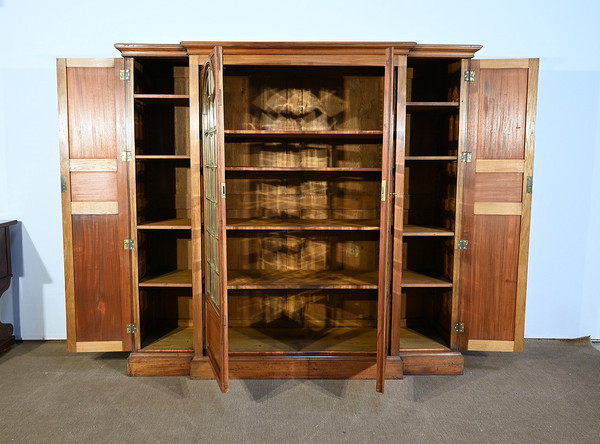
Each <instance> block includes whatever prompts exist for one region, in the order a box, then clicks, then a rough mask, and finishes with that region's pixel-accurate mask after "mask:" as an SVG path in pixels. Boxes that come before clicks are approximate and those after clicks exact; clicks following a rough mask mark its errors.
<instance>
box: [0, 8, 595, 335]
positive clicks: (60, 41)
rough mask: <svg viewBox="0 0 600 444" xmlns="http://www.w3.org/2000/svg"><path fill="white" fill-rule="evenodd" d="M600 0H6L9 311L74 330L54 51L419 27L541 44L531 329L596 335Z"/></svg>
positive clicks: (375, 33)
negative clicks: (68, 322) (67, 284)
mask: <svg viewBox="0 0 600 444" xmlns="http://www.w3.org/2000/svg"><path fill="white" fill-rule="evenodd" d="M599 18H600V2H598V1H596V0H589V1H583V0H571V1H570V2H562V1H561V2H559V1H555V2H553V1H523V0H504V1H501V2H478V3H472V4H471V3H469V4H465V3H461V2H449V1H443V0H440V1H427V0H421V1H414V0H412V1H410V2H408V1H383V0H368V1H364V0H362V1H357V0H340V1H337V0H336V1H334V0H328V1H323V0H319V1H314V0H304V1H302V2H285V1H281V0H277V1H265V0H254V1H248V0H245V1H227V0H223V1H221V2H208V1H183V0H168V1H167V0H162V1H159V0H145V1H136V0H129V1H127V2H123V1H116V0H103V1H95V2H92V1H90V2H84V1H80V0H69V1H43V0H37V1H34V0H0V42H2V53H1V56H0V219H18V220H19V221H20V222H21V223H20V224H19V225H18V227H17V228H16V229H14V230H12V234H11V237H12V241H13V254H14V274H15V276H14V279H13V285H12V287H11V288H10V289H9V290H8V291H7V293H6V294H5V295H4V296H3V297H2V298H1V299H0V319H2V321H3V322H12V323H14V324H15V328H16V335H17V337H19V338H23V339H40V338H44V339H59V338H65V336H66V331H65V330H66V329H65V303H64V279H63V253H62V229H61V213H60V211H61V205H60V181H59V154H58V124H57V121H58V120H57V119H58V118H57V101H56V69H55V59H56V58H57V57H118V56H119V54H118V52H117V51H116V50H115V49H114V48H113V43H115V42H132V43H133V42H135V43H178V42H180V41H183V40H212V41H214V40H242V41H261V40H277V41H303V40H304V41H311V40H312V41H332V40H333V41H362V40H366V41H369V40H380V41H417V42H419V43H463V44H482V45H483V46H484V47H483V49H482V50H481V51H480V52H479V53H478V57H479V58H507V57H539V58H540V59H541V63H540V82H539V102H538V117H537V131H536V155H535V173H534V177H535V179H534V197H533V214H532V225H531V249H530V268H529V284H528V295H527V316H526V324H525V334H526V336H527V337H536V338H574V337H580V336H588V335H591V336H592V337H593V338H600V285H599V284H598V276H599V275H600V109H599V108H600V27H599V26H598V19H599Z"/></svg>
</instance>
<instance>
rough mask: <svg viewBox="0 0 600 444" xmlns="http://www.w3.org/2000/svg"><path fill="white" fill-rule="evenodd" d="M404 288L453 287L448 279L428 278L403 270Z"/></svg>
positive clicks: (424, 275)
mask: <svg viewBox="0 0 600 444" xmlns="http://www.w3.org/2000/svg"><path fill="white" fill-rule="evenodd" d="M402 287H403V288H411V287H412V288H414V287H449V288H451V287H452V282H451V281H450V280H448V279H444V278H439V277H432V276H427V275H426V274H422V273H418V272H416V271H412V270H402Z"/></svg>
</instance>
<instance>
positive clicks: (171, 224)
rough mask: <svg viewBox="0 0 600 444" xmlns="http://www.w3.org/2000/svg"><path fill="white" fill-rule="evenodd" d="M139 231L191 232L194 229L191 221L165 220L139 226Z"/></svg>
mask: <svg viewBox="0 0 600 444" xmlns="http://www.w3.org/2000/svg"><path fill="white" fill-rule="evenodd" d="M137 228H138V230H189V229H191V228H192V221H191V220H190V219H185V218H184V219H164V220H157V221H149V222H144V223H143V224H139V225H138V226H137Z"/></svg>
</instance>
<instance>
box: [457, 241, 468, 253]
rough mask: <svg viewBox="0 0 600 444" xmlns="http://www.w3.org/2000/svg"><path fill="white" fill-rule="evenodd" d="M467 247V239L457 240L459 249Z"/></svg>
mask: <svg viewBox="0 0 600 444" xmlns="http://www.w3.org/2000/svg"><path fill="white" fill-rule="evenodd" d="M468 248H469V241H468V240H467V239H460V240H459V241H458V249H459V250H467V249H468Z"/></svg>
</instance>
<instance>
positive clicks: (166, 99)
mask: <svg viewBox="0 0 600 444" xmlns="http://www.w3.org/2000/svg"><path fill="white" fill-rule="evenodd" d="M133 98H134V99H136V100H142V101H145V102H148V103H164V104H169V105H175V106H188V105H189V103H190V96H189V94H134V95H133Z"/></svg>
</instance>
